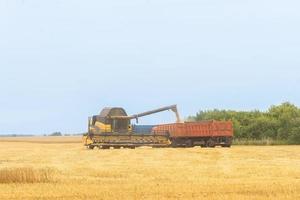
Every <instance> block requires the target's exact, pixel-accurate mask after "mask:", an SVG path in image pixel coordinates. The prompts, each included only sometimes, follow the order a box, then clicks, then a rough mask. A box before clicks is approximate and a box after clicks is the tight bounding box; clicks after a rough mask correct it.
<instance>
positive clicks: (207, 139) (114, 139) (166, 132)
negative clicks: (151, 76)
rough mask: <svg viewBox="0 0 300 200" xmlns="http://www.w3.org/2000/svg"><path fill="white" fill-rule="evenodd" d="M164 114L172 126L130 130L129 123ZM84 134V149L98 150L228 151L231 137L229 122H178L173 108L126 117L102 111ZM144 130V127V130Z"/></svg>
mask: <svg viewBox="0 0 300 200" xmlns="http://www.w3.org/2000/svg"><path fill="white" fill-rule="evenodd" d="M166 110H172V111H173V112H174V113H175V115H176V119H177V120H176V123H172V124H161V125H157V126H154V127H152V126H146V127H147V128H146V129H145V128H142V127H143V126H133V125H131V120H132V119H136V121H137V122H138V118H140V117H143V116H147V115H151V114H154V113H158V112H163V111H166ZM88 121H89V122H88V133H87V134H85V135H84V136H83V143H84V145H85V146H87V148H89V149H93V148H94V147H98V148H101V149H108V148H110V147H113V148H121V147H123V148H135V147H139V146H151V147H194V146H201V147H215V146H216V145H220V146H222V147H230V146H231V142H232V137H233V126H232V122H231V121H215V120H211V121H201V122H181V121H180V117H179V114H178V110H177V106H176V105H172V106H166V107H163V108H159V109H155V110H151V111H148V112H143V113H140V114H135V115H131V116H128V115H127V113H126V112H125V110H124V109H123V108H118V107H114V108H104V109H103V110H102V111H101V113H100V115H95V116H93V117H90V118H89V120H88ZM144 127H145V126H144Z"/></svg>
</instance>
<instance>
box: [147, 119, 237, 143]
mask: <svg viewBox="0 0 300 200" xmlns="http://www.w3.org/2000/svg"><path fill="white" fill-rule="evenodd" d="M152 133H154V134H168V135H169V138H170V141H171V145H172V146H173V147H178V146H184V147H193V146H201V147H215V146H216V145H220V146H222V147H230V146H231V142H232V137H233V125H232V122H231V121H215V120H211V121H200V122H184V123H173V124H162V125H157V126H155V127H153V129H152Z"/></svg>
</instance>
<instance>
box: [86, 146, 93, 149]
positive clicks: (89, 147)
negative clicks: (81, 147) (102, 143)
mask: <svg viewBox="0 0 300 200" xmlns="http://www.w3.org/2000/svg"><path fill="white" fill-rule="evenodd" d="M87 148H88V149H94V148H95V146H93V145H88V146H87Z"/></svg>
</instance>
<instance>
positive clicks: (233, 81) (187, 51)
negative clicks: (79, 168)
mask: <svg viewBox="0 0 300 200" xmlns="http://www.w3.org/2000/svg"><path fill="white" fill-rule="evenodd" d="M299 8H300V2H299V1H297V0H285V1H282V0H244V1H240V0H227V1H221V0H127V1H124V0H111V1H101V0H100V1H99V0H86V1H79V0H51V1H39V0H0V134H48V133H52V132H55V131H60V132H62V133H79V132H85V131H86V129H87V118H88V116H91V115H95V114H98V113H99V112H100V110H101V109H102V108H103V107H106V106H118V107H124V108H125V109H126V111H127V113H128V114H135V113H138V112H143V111H147V110H150V109H155V108H157V107H161V106H166V105H171V104H177V105H178V109H179V111H180V114H181V116H182V118H184V117H187V116H189V115H193V114H195V113H196V112H198V111H199V110H207V109H213V108H218V109H235V110H253V109H260V110H266V109H268V107H269V106H270V105H274V104H275V105H277V104H280V103H281V102H284V101H290V102H292V103H294V104H296V105H298V106H299V105H300V92H299V87H300V26H299V24H300V12H299ZM173 121H175V115H174V114H173V113H172V112H164V113H159V114H156V115H151V116H148V117H145V118H143V119H140V123H144V124H157V123H167V122H173Z"/></svg>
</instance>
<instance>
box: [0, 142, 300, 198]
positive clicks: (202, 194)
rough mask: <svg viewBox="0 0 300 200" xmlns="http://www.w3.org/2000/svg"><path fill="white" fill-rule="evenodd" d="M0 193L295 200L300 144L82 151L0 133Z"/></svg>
mask: <svg viewBox="0 0 300 200" xmlns="http://www.w3.org/2000/svg"><path fill="white" fill-rule="evenodd" d="M0 147H1V148H0V199H22V200H23V199H30V200H31V199H70V200H71V199H72V200H73V199H97V200H98V199H204V198H205V199H300V146H233V147H232V148H207V149H202V148H197V147H196V148H176V149H171V148H153V149H152V148H137V149H109V150H98V149H95V150H87V149H85V148H84V147H83V146H82V144H81V143H80V137H32V138H2V139H0Z"/></svg>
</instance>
